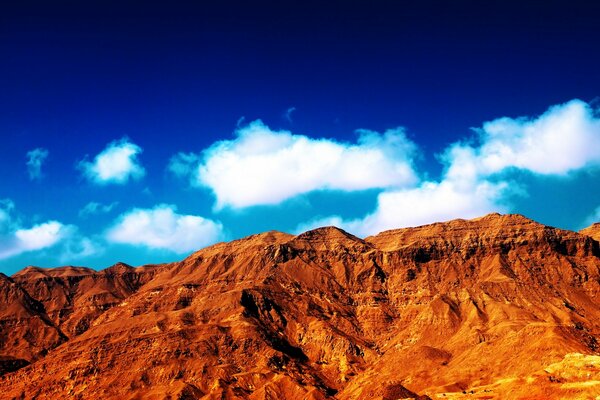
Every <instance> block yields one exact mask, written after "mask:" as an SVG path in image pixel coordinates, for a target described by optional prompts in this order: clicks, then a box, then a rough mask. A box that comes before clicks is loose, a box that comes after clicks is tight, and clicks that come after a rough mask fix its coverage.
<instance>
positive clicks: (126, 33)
mask: <svg viewBox="0 0 600 400" xmlns="http://www.w3.org/2000/svg"><path fill="white" fill-rule="evenodd" d="M204 3H208V2H166V1H164V2H155V1H143V2H141V1H138V2H131V1H85V2H81V1H72V2H47V1H13V2H2V4H1V5H0V137H1V138H2V144H1V145H0V199H7V201H10V202H11V204H12V205H13V207H12V208H11V207H8V206H5V209H8V208H11V210H10V212H8V211H7V213H8V214H10V221H9V222H4V227H2V226H1V224H2V219H1V218H0V239H2V240H4V241H5V242H6V243H9V244H8V245H6V246H5V247H7V248H11V247H10V246H13V247H14V246H15V245H14V244H11V243H12V241H14V235H15V232H17V231H18V230H19V229H21V230H24V229H30V228H32V227H34V226H36V225H39V224H43V223H44V222H46V221H59V222H60V223H61V224H62V225H63V226H67V225H68V226H71V227H72V229H71V230H73V229H76V231H77V233H76V235H75V236H76V237H77V239H72V240H73V243H75V241H76V240H81V239H82V238H88V239H90V240H92V241H93V242H94V243H95V246H96V247H98V248H102V249H103V251H98V252H96V253H94V254H89V255H80V256H72V257H70V258H69V257H66V256H65V257H62V258H61V254H64V243H63V244H61V242H60V241H58V242H57V244H55V245H52V246H45V247H43V248H36V249H29V250H27V249H21V250H18V251H16V250H15V251H12V253H14V254H12V255H10V256H8V255H6V256H4V257H3V258H2V259H0V271H4V272H6V273H12V272H14V271H15V270H18V269H20V268H22V267H23V266H25V265H27V264H37V265H41V266H53V265H59V264H61V263H72V264H86V265H90V266H93V267H96V268H100V267H105V266H108V265H110V264H112V263H113V262H116V261H118V260H122V261H125V262H129V263H132V264H141V263H146V262H152V261H156V262H159V261H167V260H176V259H178V258H181V257H183V256H184V255H185V254H186V253H185V251H184V250H182V251H179V252H178V253H175V252H172V251H169V250H165V249H162V250H161V249H160V248H159V249H157V248H156V247H157V246H154V247H153V246H148V245H144V244H139V243H138V244H137V245H130V244H123V243H122V244H114V243H111V242H110V241H107V240H106V232H107V230H109V228H110V227H111V226H113V225H115V224H116V221H117V220H118V218H119V216H123V214H126V213H128V212H130V211H131V210H132V209H133V208H141V209H145V210H150V209H153V208H154V207H155V206H157V205H159V204H169V205H174V206H176V207H177V213H178V214H180V215H195V216H201V217H204V218H207V219H211V220H214V221H218V222H220V223H221V224H222V227H223V233H222V235H221V236H220V239H232V238H236V237H240V236H243V235H246V234H250V233H254V232H259V231H263V230H267V229H279V230H287V231H294V230H295V229H296V228H297V227H298V226H299V225H302V224H303V223H306V222H308V221H310V220H314V219H315V218H323V217H325V218H326V217H328V216H332V215H338V216H341V217H342V218H343V219H355V218H362V217H364V216H365V215H367V214H369V213H371V212H373V210H375V208H376V205H377V195H378V194H379V193H380V192H381V190H383V188H379V189H378V188H371V189H369V190H357V191H347V190H342V191H339V190H334V191H332V190H327V189H326V190H317V191H307V192H303V193H302V194H301V195H299V196H292V197H291V198H289V199H288V200H286V201H284V202H283V203H282V204H278V205H277V204H270V205H269V204H267V205H257V206H250V207H241V208H238V209H232V208H227V207H225V208H224V209H222V210H218V209H215V208H214V204H215V196H214V194H213V193H212V192H211V190H210V188H207V187H202V186H201V185H200V186H198V185H196V186H194V185H192V186H190V185H189V183H188V182H187V180H186V179H185V178H183V179H182V178H178V177H176V176H174V174H172V173H170V172H169V171H168V169H167V165H168V163H169V159H170V158H171V157H172V156H174V155H175V154H177V153H178V152H186V153H191V152H193V153H197V154H200V152H202V151H203V150H205V149H207V148H208V147H210V146H211V145H212V144H214V143H215V142H216V141H218V140H226V139H234V138H235V133H234V132H235V131H236V129H237V126H238V125H239V126H240V127H243V126H245V125H246V124H248V123H250V122H251V121H254V120H256V119H261V120H262V121H263V123H264V125H265V126H268V127H269V128H270V129H271V130H273V131H279V130H288V131H291V132H292V133H293V134H296V135H305V136H307V137H309V138H313V139H318V138H327V139H331V140H332V141H335V142H340V143H349V142H352V143H355V142H356V140H357V133H356V130H357V129H369V130H373V131H377V132H384V131H385V130H388V129H394V128H397V127H404V128H405V131H406V135H407V137H408V139H409V140H410V141H412V142H414V143H415V144H416V146H417V147H418V150H417V155H416V156H415V158H414V160H413V166H414V168H415V170H416V171H417V175H418V176H419V180H420V181H425V180H432V181H439V180H441V179H442V175H443V170H444V166H445V164H443V163H442V162H440V160H439V154H441V153H443V152H444V151H446V150H447V149H448V148H449V146H450V145H451V144H452V143H456V142H459V141H465V140H469V139H472V138H473V137H474V135H475V134H474V132H473V131H472V130H471V128H473V127H481V126H482V125H483V123H484V122H486V121H491V120H494V119H497V118H500V117H505V116H506V117H512V118H516V117H520V116H527V117H530V118H537V117H538V116H540V115H541V114H542V113H544V112H545V111H546V110H548V108H549V107H551V106H553V105H560V104H564V103H566V102H568V101H570V100H572V99H580V100H581V101H583V102H585V103H587V104H588V105H589V106H590V107H591V108H595V107H597V106H598V102H597V96H599V95H600V73H598V66H599V65H600V53H599V52H598V43H600V28H598V21H600V3H598V2H595V3H594V2H590V1H529V2H512V1H492V2H475V1H452V2H451V1H437V2H432V1H410V2H401V1H347V0H346V1H331V2H312V1H296V2H286V1H279V2H249V1H244V2H242V1H220V2H211V3H212V4H210V5H207V4H204ZM292 108H293V111H291V112H290V114H289V117H290V118H286V111H287V110H290V109H292ZM242 117H243V118H244V119H243V120H241V121H240V118H242ZM596 133H597V132H596ZM123 137H127V138H128V140H129V142H131V143H133V144H135V145H136V146H138V147H139V148H141V149H142V150H143V151H142V152H141V153H140V154H139V155H138V161H139V163H140V164H141V165H142V166H143V168H144V169H145V175H144V176H143V177H141V178H139V179H130V180H129V181H127V182H126V183H117V184H100V185H98V184H96V183H94V182H92V181H90V180H89V179H86V177H85V176H84V174H83V173H82V170H81V168H80V167H78V163H79V162H80V161H81V160H82V159H84V157H85V156H86V155H88V160H93V159H94V157H95V156H96V155H98V154H99V153H100V152H101V151H102V150H104V149H105V148H106V147H107V145H108V144H109V143H110V142H112V141H115V140H119V139H121V138H123ZM592 138H595V140H600V138H599V137H598V136H597V135H596V136H592ZM35 148H42V149H46V150H47V151H48V157H47V158H46V159H45V160H44V161H43V163H42V166H41V175H40V176H39V177H38V178H34V179H30V177H29V176H28V171H27V167H26V161H27V158H26V154H27V152H28V151H31V150H32V149H35ZM594 160H595V159H594ZM594 163H595V161H593V162H590V163H589V164H594ZM446 166H447V165H446ZM517 169H519V168H517ZM512 171H513V172H512V173H513V175H515V176H517V177H516V178H514V176H513V177H511V179H513V178H514V179H517V180H518V182H519V185H520V186H519V187H520V188H521V189H522V190H521V191H522V193H521V194H520V195H511V196H509V197H510V201H508V203H507V202H506V201H503V202H502V203H503V204H504V203H506V204H509V205H508V206H507V207H506V208H504V209H503V210H504V211H511V212H520V213H524V214H526V215H528V216H530V217H532V218H535V219H537V220H540V221H542V222H544V223H548V224H553V225H557V226H560V227H564V228H568V229H578V228H580V227H581V226H582V224H584V223H585V222H586V221H589V220H590V218H593V214H594V210H595V209H596V208H597V207H598V206H600V190H599V189H597V188H596V185H595V183H596V182H597V181H598V178H599V177H600V174H599V173H598V171H597V168H595V167H594V166H593V165H592V166H591V167H589V165H586V167H585V168H578V169H574V170H572V171H569V173H568V176H567V177H565V176H564V174H563V175H561V174H559V175H560V176H543V177H540V176H538V175H536V174H535V173H531V171H521V170H519V171H517V172H515V171H514V170H512ZM496 178H497V176H496ZM496 178H494V179H496ZM513 184H514V182H513V181H512V180H511V185H513ZM414 185H418V183H414V184H413V186H414ZM319 189H322V188H319ZM90 202H96V203H98V204H100V205H109V204H112V203H115V202H116V203H118V204H115V206H114V207H113V208H112V209H111V210H109V211H106V212H98V213H96V214H94V215H92V216H86V217H85V218H84V217H81V216H80V211H81V210H82V208H83V207H85V205H86V204H88V203H90ZM6 204H8V203H6ZM8 214H7V215H8ZM0 216H1V215H0ZM458 216H460V215H458ZM466 216H469V215H466ZM590 216H592V217H590ZM2 235H4V236H2ZM69 235H71V236H73V235H74V234H73V233H72V232H71V233H69ZM75 236H73V237H75ZM65 237H66V236H65ZM61 240H62V242H64V239H61ZM73 246H75V247H77V246H79V245H78V244H76V243H75V244H73ZM158 247H160V246H158ZM1 254H2V248H1V247H0V257H2V256H1ZM6 254H8V250H7V253H6Z"/></svg>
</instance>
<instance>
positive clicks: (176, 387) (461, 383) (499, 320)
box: [0, 214, 600, 399]
mask: <svg viewBox="0 0 600 400" xmlns="http://www.w3.org/2000/svg"><path fill="white" fill-rule="evenodd" d="M582 233H584V234H579V233H575V232H570V231H564V230H559V229H555V228H551V227H547V226H544V225H541V224H538V223H536V222H534V221H531V220H529V219H527V218H525V217H522V216H518V215H498V214H491V215H488V216H485V217H482V218H478V219H474V220H470V221H465V220H455V221H450V222H446V223H438V224H432V225H427V226H422V227H417V228H408V229H399V230H393V231H387V232H383V233H381V234H379V235H376V236H373V237H368V238H366V239H364V240H363V239H360V238H357V237H355V236H352V235H350V234H348V233H346V232H344V231H342V230H340V229H337V228H334V227H327V228H320V229H316V230H313V231H309V232H305V233H303V234H301V235H298V236H292V235H288V234H284V233H280V232H267V233H263V234H260V235H254V236H250V237H247V238H245V239H241V240H237V241H233V242H229V243H221V244H217V245H214V246H211V247H208V248H206V249H203V250H200V251H198V252H196V253H194V254H192V255H191V256H190V257H188V258H186V259H185V260H183V261H181V262H178V263H172V264H164V265H157V266H145V267H139V268H131V267H129V266H127V265H124V264H117V265H116V266H113V267H111V268H109V269H107V270H104V271H100V272H95V271H93V270H89V269H85V268H73V267H65V268H57V269H52V270H43V269H39V268H27V269H25V270H23V271H21V272H20V273H18V274H15V276H13V277H11V278H8V277H4V276H2V277H0V296H3V297H2V300H3V301H2V303H0V324H1V325H0V327H1V332H0V335H1V336H0V337H1V338H2V341H1V342H0V346H1V347H0V350H1V351H0V355H1V356H2V358H1V360H7V361H6V362H4V364H2V365H5V367H4V370H0V373H2V372H4V375H3V376H2V377H0V387H1V388H2V391H3V393H4V394H6V396H8V397H9V398H12V397H16V398H19V397H21V398H32V397H37V398H53V399H54V398H61V397H63V398H64V397H73V398H78V397H79V398H120V399H126V398H157V399H163V398H168V396H171V398H180V399H195V398H206V399H209V398H210V399H212V398H223V396H224V397H225V398H252V399H272V398H285V399H307V398H308V399H324V398H339V399H362V398H379V399H397V398H408V397H417V396H418V395H417V394H416V393H418V394H421V395H429V396H430V397H432V398H435V397H436V396H437V395H440V396H441V394H442V393H445V394H446V395H447V396H454V398H458V397H460V396H471V398H473V396H480V397H481V398H502V397H503V396H504V398H506V397H505V396H507V395H510V396H512V397H511V398H519V396H526V395H528V393H530V394H531V393H534V394H535V393H538V392H539V396H542V397H540V398H543V396H547V395H548V393H552V394H553V395H556V396H571V395H581V396H587V395H589V396H592V394H594V393H597V394H600V383H598V382H600V361H599V360H600V358H599V357H596V355H599V351H600V344H599V343H598V338H599V336H600V301H599V300H600V298H599V295H600V248H599V244H598V242H597V241H596V240H594V239H593V238H594V235H592V234H589V233H586V232H583V231H582ZM15 360H20V361H19V362H20V364H19V362H17V361H15ZM0 362H3V361H0ZM11 363H12V364H11ZM15 363H16V364H15ZM578 363H579V364H581V365H585V366H586V367H585V370H586V373H585V374H578V373H575V372H574V371H575V370H577V367H576V365H579V364H578ZM28 364H29V365H28ZM11 371H12V372H11ZM595 380H596V381H597V382H596V383H594V381H595ZM528 385H530V386H531V390H530V391H529V392H527V391H521V392H519V390H521V389H520V388H522V387H527V386H528ZM533 388H535V390H537V392H535V391H534V390H533ZM463 391H464V392H465V393H463ZM471 392H472V393H471ZM536 395H538V394H536ZM583 398H585V397H583Z"/></svg>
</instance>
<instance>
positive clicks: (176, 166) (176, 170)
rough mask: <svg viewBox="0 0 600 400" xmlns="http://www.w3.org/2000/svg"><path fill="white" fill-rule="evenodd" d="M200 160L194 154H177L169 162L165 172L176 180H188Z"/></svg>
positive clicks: (198, 156)
mask: <svg viewBox="0 0 600 400" xmlns="http://www.w3.org/2000/svg"><path fill="white" fill-rule="evenodd" d="M200 160H201V157H200V155H198V154H195V153H177V154H175V155H174V156H173V157H171V159H170V160H169V165H168V166H167V170H168V171H170V172H171V173H173V175H175V176H176V177H178V178H190V175H192V174H194V172H195V169H196V168H197V166H198V164H199V162H200Z"/></svg>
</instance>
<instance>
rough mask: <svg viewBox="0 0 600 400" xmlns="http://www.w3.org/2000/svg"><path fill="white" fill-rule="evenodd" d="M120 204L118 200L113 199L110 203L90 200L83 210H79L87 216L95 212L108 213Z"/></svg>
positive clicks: (84, 216)
mask: <svg viewBox="0 0 600 400" xmlns="http://www.w3.org/2000/svg"><path fill="white" fill-rule="evenodd" d="M118 204H119V202H118V201H113V202H112V203H110V204H101V203H97V202H95V201H90V202H89V203H87V204H86V205H85V206H84V207H83V208H82V209H81V210H79V216H80V217H82V218H86V217H88V216H90V215H95V214H106V213H109V212H111V211H112V209H113V208H115V207H116V206H117V205H118Z"/></svg>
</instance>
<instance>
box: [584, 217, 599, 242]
mask: <svg viewBox="0 0 600 400" xmlns="http://www.w3.org/2000/svg"><path fill="white" fill-rule="evenodd" d="M579 233H581V234H582V235H587V236H589V237H591V238H592V239H595V240H596V241H598V242H600V222H595V223H593V224H592V225H590V226H588V227H587V228H583V229H582V230H580V231H579Z"/></svg>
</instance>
